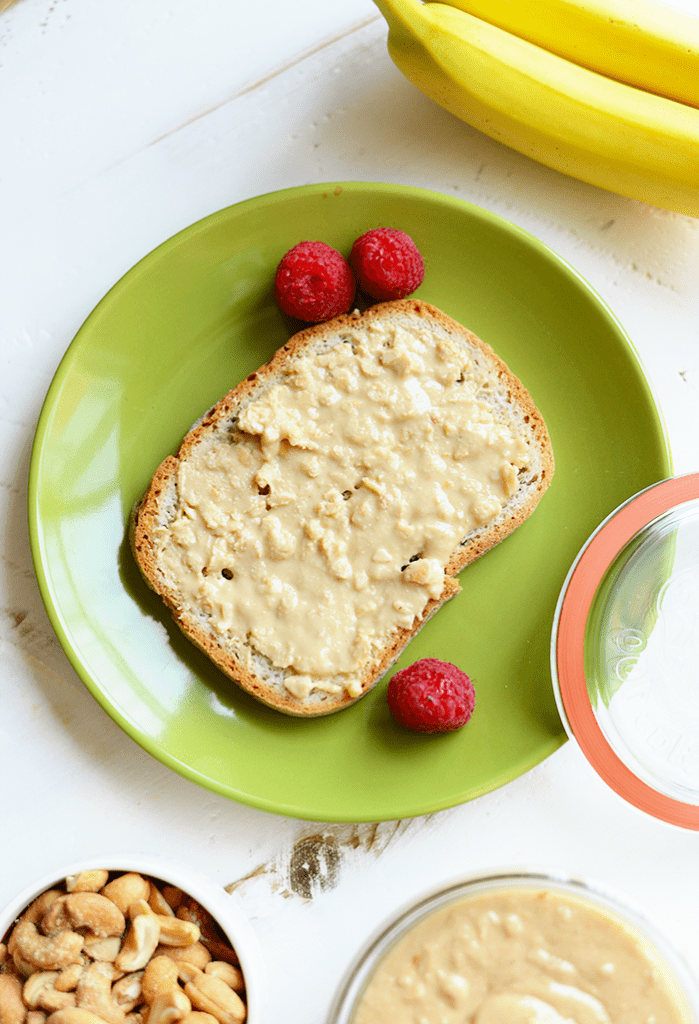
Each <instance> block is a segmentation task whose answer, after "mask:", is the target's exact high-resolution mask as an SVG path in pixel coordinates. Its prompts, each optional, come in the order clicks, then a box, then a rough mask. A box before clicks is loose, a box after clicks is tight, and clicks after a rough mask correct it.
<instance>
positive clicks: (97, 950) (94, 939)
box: [83, 932, 121, 964]
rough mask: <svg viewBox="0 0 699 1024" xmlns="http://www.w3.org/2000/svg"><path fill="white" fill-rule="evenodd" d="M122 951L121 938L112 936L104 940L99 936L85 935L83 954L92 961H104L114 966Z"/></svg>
mask: <svg viewBox="0 0 699 1024" xmlns="http://www.w3.org/2000/svg"><path fill="white" fill-rule="evenodd" d="M120 949H121V936H119V935H110V936H109V938H106V939H103V938H100V937H99V936H97V935H90V933H89V932H87V933H86V935H85V941H84V942H83V953H85V954H86V955H87V956H89V958H90V960H103V961H104V962H105V963H111V964H113V963H114V961H115V960H116V958H117V956H118V955H119V950H120Z"/></svg>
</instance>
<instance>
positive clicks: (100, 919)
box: [41, 892, 126, 938]
mask: <svg viewBox="0 0 699 1024" xmlns="http://www.w3.org/2000/svg"><path fill="white" fill-rule="evenodd" d="M41 928H42V931H43V932H44V933H45V934H46V935H52V934H53V933H54V932H56V931H58V930H60V929H61V928H71V929H73V931H77V930H78V929H80V928H84V929H86V930H87V931H89V932H90V933H91V934H92V935H96V936H98V937H100V938H108V937H109V936H113V935H122V934H123V932H124V929H125V928H126V920H125V918H124V915H123V914H122V912H121V911H120V910H119V908H118V907H117V906H116V905H115V904H114V903H112V901H111V900H110V899H107V897H106V896H101V895H100V894H99V893H97V892H73V893H68V894H67V895H65V896H59V898H58V899H57V900H55V901H54V903H53V904H52V906H51V909H50V910H49V911H48V912H47V913H46V914H45V915H44V917H43V918H42V921H41Z"/></svg>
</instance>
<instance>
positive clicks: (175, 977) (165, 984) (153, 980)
mask: <svg viewBox="0 0 699 1024" xmlns="http://www.w3.org/2000/svg"><path fill="white" fill-rule="evenodd" d="M178 982H179V974H178V973H177V964H176V963H175V962H174V960H170V958H169V957H167V956H154V957H153V959H152V960H151V961H149V963H148V964H146V969H145V970H144V972H143V977H142V978H141V991H142V992H143V998H144V999H145V1001H146V1002H147V1003H148V1004H149V1005H151V1004H152V1003H154V1002H155V1000H156V999H157V998H158V996H159V995H162V994H163V993H164V992H170V991H171V990H172V989H175V988H177V987H178Z"/></svg>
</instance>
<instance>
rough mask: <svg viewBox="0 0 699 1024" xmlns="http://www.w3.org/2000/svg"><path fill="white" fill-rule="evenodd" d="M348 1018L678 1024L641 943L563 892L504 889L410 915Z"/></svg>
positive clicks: (426, 1023)
mask: <svg viewBox="0 0 699 1024" xmlns="http://www.w3.org/2000/svg"><path fill="white" fill-rule="evenodd" d="M352 1024H689V1022H688V1018H687V1017H686V1015H685V1014H684V1013H683V1011H682V1010H681V1008H680V1002H679V996H678V994H677V992H676V985H675V983H674V981H673V980H671V979H670V977H669V975H668V973H667V970H666V969H665V968H664V967H663V966H662V965H661V961H660V959H659V958H658V957H657V956H656V955H655V953H654V952H653V951H652V950H651V949H650V947H649V946H648V943H647V942H646V941H645V940H644V939H641V938H640V937H639V936H637V935H636V934H635V933H633V932H632V931H631V930H630V928H627V927H626V925H625V924H623V923H622V922H621V921H620V919H618V918H617V917H615V916H613V915H612V914H611V913H609V912H607V911H606V910H604V909H602V908H600V907H597V906H596V905H594V904H592V903H590V902H588V901H587V900H583V899H579V898H577V897H576V896H574V895H568V894H565V893H561V892H556V891H553V890H550V889H539V888H525V887H522V888H511V889H503V890H500V891H498V890H495V891H490V892H485V893H480V894H475V895H473V896H471V897H466V898H464V899H463V900H460V901H459V902H457V903H454V904H451V905H449V906H447V907H444V908H442V909H441V910H437V911H435V912H434V913H433V914H432V915H430V916H428V917H427V918H425V919H424V920H423V921H421V922H420V923H418V924H417V925H416V926H415V927H414V928H413V929H412V930H411V931H410V932H408V934H407V935H405V936H404V937H403V938H402V939H401V940H400V941H399V942H398V943H397V945H396V946H395V947H394V948H393V949H392V951H391V952H390V953H389V955H388V956H387V957H386V958H385V960H384V961H383V962H382V963H381V964H380V966H379V967H378V969H377V970H376V972H375V973H374V975H373V977H372V978H371V979H370V981H369V984H368V987H367V989H366V991H365V993H364V995H363V997H362V999H361V1001H360V1003H359V1006H358V1008H357V1010H356V1012H355V1014H354V1016H353V1017H352Z"/></svg>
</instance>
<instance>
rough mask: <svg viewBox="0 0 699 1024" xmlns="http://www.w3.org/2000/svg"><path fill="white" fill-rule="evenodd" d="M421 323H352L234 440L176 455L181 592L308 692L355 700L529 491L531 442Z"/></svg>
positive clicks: (253, 408)
mask: <svg viewBox="0 0 699 1024" xmlns="http://www.w3.org/2000/svg"><path fill="white" fill-rule="evenodd" d="M487 387H488V384H487V380H486V378H485V375H484V374H481V372H480V371H479V370H477V368H476V367H475V365H474V364H472V362H471V360H470V356H469V355H468V353H467V352H465V351H464V350H463V349H462V348H461V347H459V346H458V345H457V344H456V343H453V342H452V341H451V340H450V339H448V338H444V337H441V336H440V337H437V336H436V335H435V334H433V332H432V331H430V329H429V327H427V326H425V328H424V329H423V330H417V331H410V332H408V331H406V330H404V329H402V328H400V327H394V326H386V325H379V324H376V325H373V326H370V327H369V328H368V329H367V328H363V329H362V331H361V332H360V331H357V332H356V333H353V332H352V331H351V330H346V331H344V332H343V334H342V336H341V339H340V340H339V341H338V343H337V344H334V345H333V346H332V347H330V348H327V349H326V350H325V351H324V352H323V353H321V354H318V353H312V354H308V355H301V356H299V357H296V358H294V359H293V360H291V361H290V362H289V364H288V366H287V369H286V371H285V373H284V375H283V377H281V378H277V379H276V380H275V381H274V382H273V383H272V384H271V385H270V386H268V387H267V388H266V390H265V391H264V392H263V393H261V394H260V395H259V396H258V397H257V398H255V399H254V400H251V401H249V402H248V403H247V404H246V405H245V406H244V407H243V408H242V411H241V413H240V416H239V420H238V433H237V434H235V435H234V436H233V437H232V441H233V442H234V443H231V444H230V445H228V446H224V445H221V444H220V443H219V444H217V445H216V446H215V448H208V449H207V448H206V447H205V446H204V445H201V446H200V448H199V449H196V450H194V451H193V452H191V453H190V454H189V455H188V457H187V459H186V460H184V461H183V462H182V463H181V466H180V469H179V475H178V479H177V486H178V492H179V501H180V507H179V511H178V514H177V518H176V519H175V521H174V522H173V523H171V524H170V525H169V526H168V527H167V529H165V528H163V529H162V530H161V531H160V532H159V536H158V537H157V543H158V545H159V546H160V554H159V558H160V560H161V563H162V564H163V565H164V566H165V567H166V569H167V572H168V573H169V574H171V576H172V577H173V578H174V579H176V580H177V585H178V587H179V588H180V589H181V591H182V593H183V595H184V596H185V603H186V604H189V605H191V606H193V607H196V608H202V609H204V610H205V611H206V613H207V614H208V615H210V616H211V620H212V623H213V625H214V627H215V629H216V630H217V631H220V633H221V634H224V635H228V636H230V637H238V638H240V639H242V640H247V642H248V644H249V645H250V646H251V647H252V648H254V649H255V650H256V651H258V652H260V653H261V654H263V655H265V656H266V657H267V658H268V659H269V660H270V661H271V662H272V663H273V664H274V665H275V666H277V667H278V668H281V669H284V670H286V672H285V680H286V687H287V689H288V690H289V692H290V693H292V694H293V695H294V696H296V697H298V698H299V699H303V698H304V697H306V696H307V695H308V694H309V693H310V692H311V691H312V690H313V689H316V690H326V691H328V692H331V693H336V692H339V691H340V689H341V688H342V687H346V688H347V689H348V691H349V693H350V695H358V694H359V692H360V690H361V687H360V684H359V678H360V675H361V672H362V669H363V667H364V666H366V665H367V664H368V663H369V662H370V661H372V660H373V659H374V657H375V655H376V653H377V651H379V650H380V649H381V648H383V647H384V645H385V643H386V639H387V637H388V636H389V635H390V634H391V632H392V631H394V630H396V629H397V628H398V627H407V628H410V627H411V626H412V625H413V623H414V621H415V619H416V617H417V616H420V615H421V613H422V612H423V611H424V608H425V605H426V604H427V602H428V601H429V600H430V598H439V597H440V595H441V594H442V591H443V587H444V583H445V574H444V567H445V565H446V564H447V562H448V560H449V558H450V556H451V554H452V552H453V550H454V549H455V548H456V547H457V546H458V544H459V542H460V541H461V540H462V539H463V538H464V537H465V536H466V534H468V533H469V532H470V531H471V530H473V529H474V528H475V527H478V526H481V525H482V524H484V523H487V522H488V521H489V520H491V519H493V518H494V517H495V516H497V514H498V513H499V511H500V510H501V508H502V506H503V504H504V503H505V502H506V501H507V499H508V498H509V497H510V496H511V495H512V494H513V493H514V491H515V490H516V489H517V482H518V472H519V470H520V469H522V468H523V467H524V466H526V464H527V460H528V448H527V444H526V442H525V441H524V440H523V439H522V438H520V437H518V436H516V435H515V434H514V433H513V432H512V430H511V429H510V428H509V427H508V426H507V425H504V424H503V423H501V422H498V421H497V419H496V417H495V416H494V415H493V412H492V411H491V408H489V406H488V405H487V403H486V401H485V400H484V397H485V390H486V389H487Z"/></svg>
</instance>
